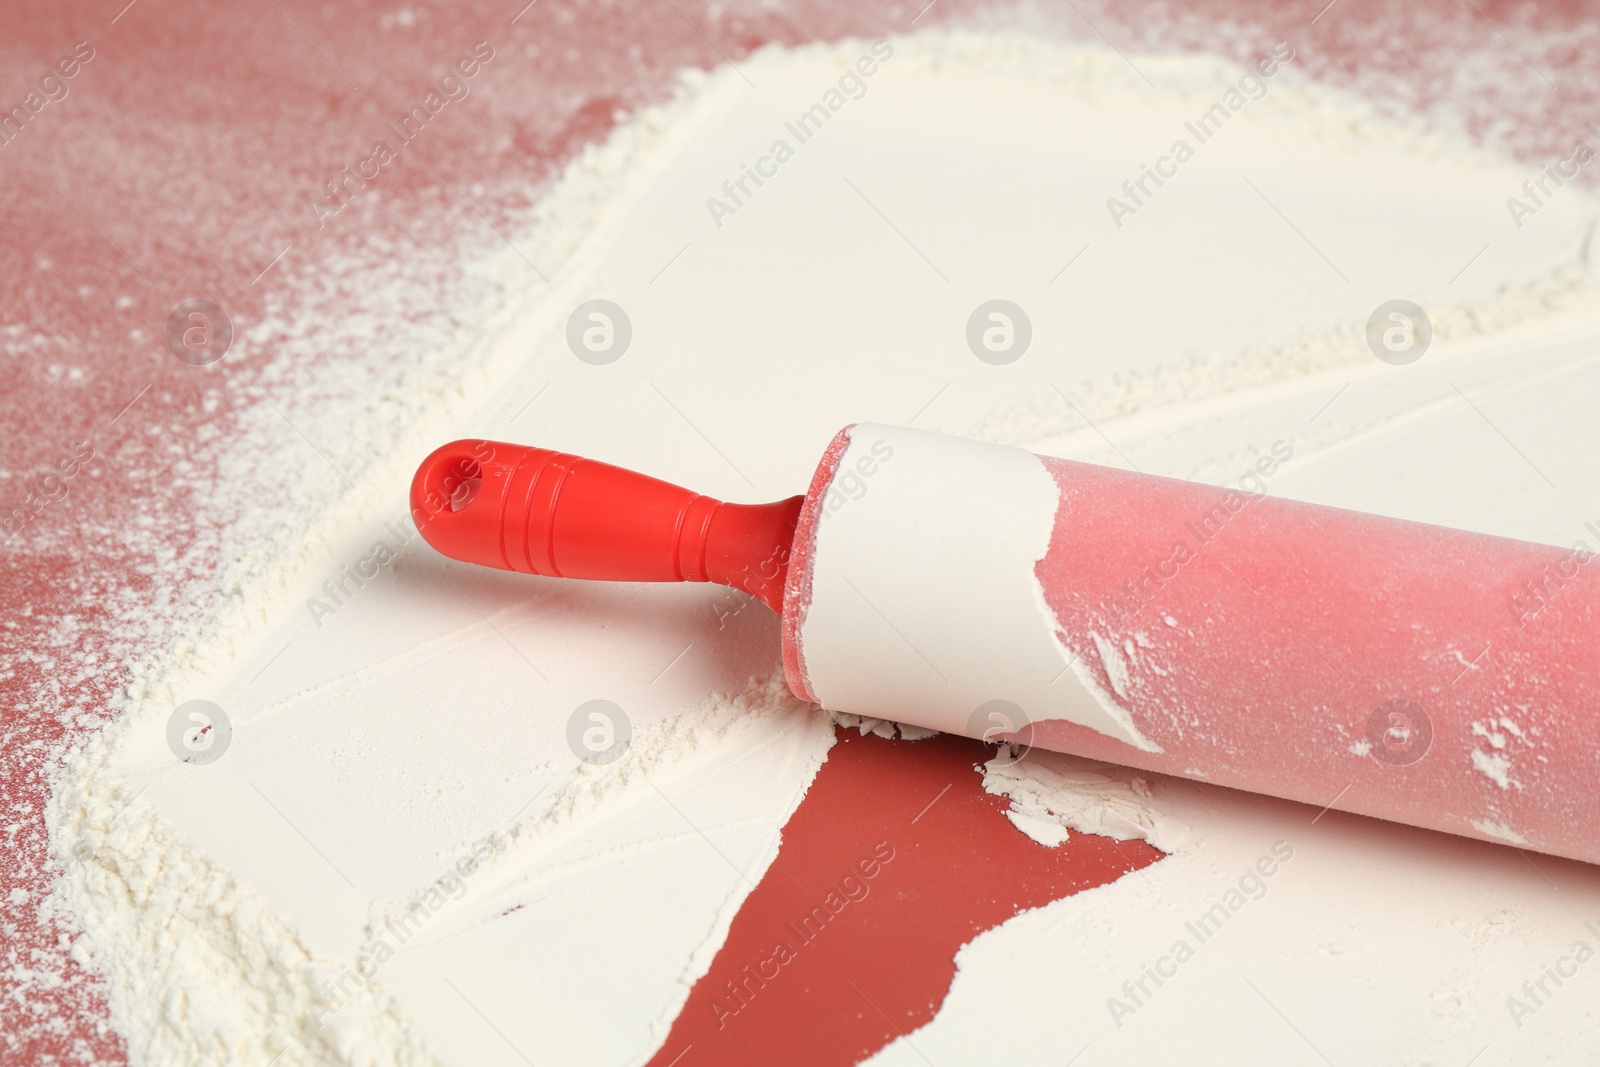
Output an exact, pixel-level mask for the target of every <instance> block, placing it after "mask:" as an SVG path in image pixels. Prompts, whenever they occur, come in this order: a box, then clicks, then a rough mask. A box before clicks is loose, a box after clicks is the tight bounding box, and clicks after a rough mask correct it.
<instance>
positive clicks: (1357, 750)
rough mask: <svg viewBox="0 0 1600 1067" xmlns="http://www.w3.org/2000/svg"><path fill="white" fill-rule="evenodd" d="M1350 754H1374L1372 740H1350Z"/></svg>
mask: <svg viewBox="0 0 1600 1067" xmlns="http://www.w3.org/2000/svg"><path fill="white" fill-rule="evenodd" d="M1350 754H1351V755H1352V756H1370V755H1371V754H1372V742H1371V741H1368V740H1366V739H1365V738H1363V739H1361V740H1360V741H1352V742H1350Z"/></svg>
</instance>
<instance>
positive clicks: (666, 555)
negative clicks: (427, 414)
mask: <svg viewBox="0 0 1600 1067" xmlns="http://www.w3.org/2000/svg"><path fill="white" fill-rule="evenodd" d="M803 500H804V498H803V497H799V496H794V497H790V498H789V499H787V500H780V501H777V502H776V503H772V504H726V503H723V502H722V501H720V500H713V499H711V498H710V497H706V496H701V495H699V494H698V493H693V492H690V491H689V490H687V489H684V488H681V487H679V486H676V485H672V484H671V483H669V482H663V481H661V480H659V479H656V478H651V477H648V476H647V475H643V474H637V473H635V472H633V471H629V470H623V469H622V468H621V467H613V466H611V465H610V464H609V463H601V462H599V461H598V460H593V459H583V458H581V457H579V456H573V455H569V454H567V453H564V452H556V451H553V450H551V449H548V448H532V447H529V446H527V445H511V444H505V443H504V442H500V441H473V440H467V441H453V442H451V443H450V444H448V445H445V446H444V447H442V448H439V449H436V450H435V451H434V452H433V454H432V455H430V456H429V457H428V458H427V459H425V460H423V461H422V465H421V466H420V467H418V468H417V473H416V477H414V478H413V479H412V481H411V514H412V518H414V519H415V520H416V523H417V529H418V530H419V531H420V532H421V533H422V536H423V538H424V539H426V540H427V542H428V544H430V545H432V546H433V547H434V548H436V549H438V550H439V551H440V552H442V553H444V554H445V555H446V556H449V557H450V558H452V559H458V560H461V561H463V562H466V563H479V564H482V565H484V566H487V567H500V568H502V569H504V570H510V571H521V572H523V573H525V574H541V575H545V576H548V577H552V578H588V579H598V580H601V581H615V582H718V583H720V584H722V585H726V586H731V587H733V588H734V589H741V590H743V591H745V592H747V593H749V594H751V595H752V596H755V597H756V598H758V599H759V600H760V601H761V602H762V603H764V604H766V605H767V606H768V607H770V608H772V609H773V610H774V611H777V612H782V611H783V585H784V580H785V578H786V577H787V576H788V571H789V549H790V544H791V543H792V542H793V540H794V529H795V523H796V522H797V521H798V519H799V517H800V504H801V502H802V501H803Z"/></svg>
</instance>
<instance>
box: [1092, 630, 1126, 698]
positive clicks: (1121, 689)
mask: <svg viewBox="0 0 1600 1067" xmlns="http://www.w3.org/2000/svg"><path fill="white" fill-rule="evenodd" d="M1089 640H1091V641H1093V642H1094V647H1095V651H1096V652H1099V653H1100V662H1101V663H1102V664H1104V666H1105V669H1106V677H1107V678H1109V679H1111V688H1112V689H1113V690H1115V691H1116V694H1117V696H1119V697H1126V696H1127V695H1128V663H1127V661H1126V660H1124V659H1123V658H1122V653H1121V652H1119V651H1118V650H1117V646H1116V645H1114V644H1112V643H1111V642H1110V641H1108V640H1106V639H1105V638H1104V637H1101V636H1100V635H1099V634H1098V633H1096V632H1095V631H1093V630H1090V631H1089ZM1130 651H1131V649H1130Z"/></svg>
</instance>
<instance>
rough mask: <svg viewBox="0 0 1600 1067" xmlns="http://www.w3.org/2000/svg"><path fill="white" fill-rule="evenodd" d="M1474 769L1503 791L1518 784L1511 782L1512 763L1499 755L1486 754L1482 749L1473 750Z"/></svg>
mask: <svg viewBox="0 0 1600 1067" xmlns="http://www.w3.org/2000/svg"><path fill="white" fill-rule="evenodd" d="M1472 769H1473V770H1475V771H1477V772H1478V773H1479V774H1481V775H1483V776H1484V777H1485V778H1488V779H1489V780H1490V781H1492V782H1494V784H1495V785H1497V786H1499V787H1500V788H1501V789H1510V788H1511V787H1512V786H1513V785H1514V784H1516V783H1514V782H1512V780H1511V761H1510V760H1509V759H1507V758H1506V757H1504V756H1502V755H1500V754H1498V753H1490V752H1485V751H1484V750H1483V749H1481V748H1475V749H1473V750H1472Z"/></svg>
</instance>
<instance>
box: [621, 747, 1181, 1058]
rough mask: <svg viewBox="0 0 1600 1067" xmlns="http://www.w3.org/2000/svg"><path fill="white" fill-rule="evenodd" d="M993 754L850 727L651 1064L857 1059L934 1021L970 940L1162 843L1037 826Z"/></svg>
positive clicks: (1151, 853) (1124, 867)
mask: <svg viewBox="0 0 1600 1067" xmlns="http://www.w3.org/2000/svg"><path fill="white" fill-rule="evenodd" d="M993 754H994V749H993V748H992V747H991V746H987V745H983V744H981V743H979V742H976V741H968V740H965V739H962V738H957V737H951V736H945V735H941V736H939V737H935V738H932V739H930V740H927V741H885V740H883V739H882V738H879V737H873V736H866V737H863V736H861V735H860V734H858V733H856V732H854V731H846V730H840V731H839V740H838V744H837V745H835V746H834V748H833V750H832V752H830V753H829V755H828V760H827V762H826V763H824V764H823V766H822V769H821V771H819V772H818V774H817V777H816V780H815V781H814V782H813V783H812V785H811V790H810V791H809V792H808V793H807V794H806V797H805V799H804V800H803V801H802V802H801V804H800V807H799V809H798V810H796V811H795V813H794V816H793V817H792V818H791V819H790V820H789V822H788V824H787V825H786V826H785V827H784V829H783V848H782V849H781V850H780V851H779V853H778V858H777V860H775V861H774V862H773V864H772V866H771V867H770V868H769V869H768V870H767V872H766V874H765V876H764V877H763V878H762V879H761V882H760V883H759V884H758V885H757V886H756V888H755V889H754V890H753V891H752V892H751V894H750V896H749V897H748V898H746V900H745V902H744V906H743V907H742V908H741V909H740V911H739V914H738V915H737V916H736V917H735V918H734V920H733V926H732V929H731V930H730V931H729V933H728V940H727V942H726V943H725V944H724V945H723V946H722V950H721V951H720V952H718V953H717V957H716V959H715V960H714V961H713V962H712V964H711V970H710V971H709V972H708V973H707V974H706V976H705V977H704V978H702V979H701V980H700V981H699V982H698V983H696V985H695V987H694V989H693V991H692V992H691V993H690V995H689V1001H688V1003H687V1004H685V1005H684V1008H683V1011H682V1012H681V1013H680V1014H679V1016H678V1018H677V1020H676V1021H675V1022H674V1023H673V1026H672V1031H671V1033H670V1034H669V1035H668V1037H667V1040H666V1043H665V1044H663V1045H662V1047H661V1049H660V1051H658V1052H657V1054H656V1056H655V1058H654V1059H653V1060H651V1061H650V1062H651V1067H668V1065H669V1064H671V1065H674V1067H709V1065H713V1064H735V1063H739V1064H745V1063H760V1064H774V1065H776V1064H805V1065H808V1067H834V1065H844V1064H854V1063H859V1062H861V1061H862V1060H864V1059H866V1058H867V1057H869V1056H871V1055H872V1054H873V1053H875V1052H877V1051H878V1050H879V1049H881V1048H883V1047H884V1046H885V1045H887V1044H888V1043H889V1042H891V1041H893V1040H894V1039H895V1038H896V1037H898V1036H900V1035H904V1034H913V1033H914V1031H916V1030H917V1029H918V1028H919V1027H921V1026H924V1025H926V1024H927V1023H928V1022H930V1021H932V1019H933V1017H934V1015H935V1014H937V1013H938V1011H939V1008H940V1006H941V1005H942V1004H943V1003H944V999H945V995H946V994H947V993H948V992H949V990H950V983H951V981H952V980H953V979H954V978H955V970H956V964H955V955H956V952H957V951H958V950H959V949H960V948H961V946H962V945H964V944H966V943H967V942H969V941H971V940H972V939H973V938H975V937H977V936H978V935H979V934H981V933H983V932H984V931H986V930H992V929H993V928H995V927H996V926H999V925H1000V924H1001V923H1003V922H1005V921H1006V920H1007V919H1010V918H1012V917H1014V916H1016V915H1018V914H1020V913H1021V912H1024V911H1027V910H1029V909H1030V908H1037V907H1040V906H1042V905H1045V904H1048V903H1050V902H1051V901H1052V900H1060V899H1061V898H1063V897H1068V896H1071V895H1073V894H1074V893H1079V892H1082V891H1083V890H1085V889H1090V888H1093V887H1094V886H1098V885H1104V884H1106V883H1107V882H1112V881H1115V880H1116V879H1118V878H1120V877H1122V876H1123V875H1124V874H1127V873H1129V872H1131V871H1134V870H1138V869H1139V868H1141V867H1147V866H1149V865H1150V864H1152V863H1154V862H1156V860H1158V859H1160V858H1161V855H1162V854H1161V853H1160V852H1159V851H1157V850H1156V849H1154V848H1152V847H1151V846H1149V845H1147V844H1145V843H1144V842H1142V841H1123V842H1118V841H1113V840H1111V839H1110V838H1105V837H1097V836H1094V835H1090V834H1073V835H1072V836H1071V837H1070V838H1069V839H1068V840H1067V842H1066V843H1065V844H1063V845H1061V846H1060V847H1058V848H1046V847H1045V846H1043V845H1041V844H1039V843H1038V842H1036V841H1034V840H1032V839H1031V838H1029V837H1027V836H1025V835H1024V834H1022V833H1021V832H1020V831H1018V830H1017V829H1016V828H1015V827H1013V826H1012V825H1011V823H1010V821H1009V820H1008V819H1007V818H1006V816H1005V811H1006V807H1007V804H1008V802H1007V801H1006V799H1005V798H1004V797H998V796H992V795H990V794H988V793H985V792H984V790H983V774H982V764H983V761H984V760H987V759H988V758H989V757H990V756H992V755H993ZM915 1040H916V1038H915V1037H912V1041H915Z"/></svg>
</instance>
